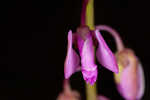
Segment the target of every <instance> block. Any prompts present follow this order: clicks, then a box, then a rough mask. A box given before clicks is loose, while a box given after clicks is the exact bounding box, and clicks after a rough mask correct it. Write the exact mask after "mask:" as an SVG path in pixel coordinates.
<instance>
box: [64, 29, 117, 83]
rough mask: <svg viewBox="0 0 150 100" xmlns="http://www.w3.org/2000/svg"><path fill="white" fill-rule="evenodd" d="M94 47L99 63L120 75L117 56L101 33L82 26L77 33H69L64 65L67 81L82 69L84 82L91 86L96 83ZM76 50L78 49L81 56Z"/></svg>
mask: <svg viewBox="0 0 150 100" xmlns="http://www.w3.org/2000/svg"><path fill="white" fill-rule="evenodd" d="M75 45H77V46H75ZM73 47H76V48H73ZM94 47H95V48H97V50H96V58H97V60H98V62H99V63H100V64H101V65H103V66H104V67H105V68H107V69H109V70H111V71H113V72H115V73H118V66H117V63H116V59H115V56H114V54H113V53H112V52H111V50H110V49H109V47H108V46H107V44H106V42H105V40H104V39H103V37H102V35H101V34H100V32H99V31H98V30H94V31H93V30H89V28H88V27H87V26H81V27H79V28H78V29H77V32H75V33H72V31H71V30H70V31H69V33H68V49H67V56H66V59H65V64H64V74H65V78H66V79H68V78H69V77H70V76H71V75H72V74H73V73H75V72H76V71H78V69H79V68H81V71H82V74H83V78H84V80H85V81H86V82H87V83H90V84H91V85H93V84H94V83H95V81H96V79H97V73H98V71H97V65H96V64H95V52H94ZM75 49H77V52H79V55H80V56H79V55H78V54H77V53H76V51H75Z"/></svg>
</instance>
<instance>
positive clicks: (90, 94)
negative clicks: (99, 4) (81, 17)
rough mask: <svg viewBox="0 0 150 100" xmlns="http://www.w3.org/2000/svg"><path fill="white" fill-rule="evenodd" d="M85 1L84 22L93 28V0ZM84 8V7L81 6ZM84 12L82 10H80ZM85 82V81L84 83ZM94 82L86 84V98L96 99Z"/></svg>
mask: <svg viewBox="0 0 150 100" xmlns="http://www.w3.org/2000/svg"><path fill="white" fill-rule="evenodd" d="M84 1H85V2H86V4H87V5H86V10H85V12H86V13H85V24H86V25H87V26H88V27H89V28H90V29H91V30H94V0H84ZM83 9H84V8H83ZM82 13H84V12H82ZM85 84H86V83H85ZM96 94H97V92H96V83H95V84H94V85H90V84H86V99H87V100H96V99H97V95H96Z"/></svg>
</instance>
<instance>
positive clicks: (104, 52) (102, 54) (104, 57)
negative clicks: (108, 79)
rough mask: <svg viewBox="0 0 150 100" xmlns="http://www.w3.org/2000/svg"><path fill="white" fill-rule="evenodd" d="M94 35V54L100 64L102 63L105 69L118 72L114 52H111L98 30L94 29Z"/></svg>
mask: <svg viewBox="0 0 150 100" xmlns="http://www.w3.org/2000/svg"><path fill="white" fill-rule="evenodd" d="M95 36H96V39H97V41H98V49H97V51H96V56H97V59H98V61H99V63H100V64H102V65H103V66H104V67H106V68H107V69H109V70H111V71H113V72H115V73H118V65H117V61H116V58H115V56H114V54H113V53H112V52H111V50H110V49H109V47H108V46H107V44H106V42H105V40H104V39H103V37H102V36H101V34H100V32H99V31H98V30H96V31H95Z"/></svg>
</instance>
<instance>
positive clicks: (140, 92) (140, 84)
mask: <svg viewBox="0 0 150 100" xmlns="http://www.w3.org/2000/svg"><path fill="white" fill-rule="evenodd" d="M137 71H138V73H137V75H138V76H137V77H138V78H139V79H138V93H137V97H136V98H137V99H138V100H139V99H141V97H142V96H143V95H144V90H145V79H144V71H143V67H142V64H141V63H139V65H138V70H137Z"/></svg>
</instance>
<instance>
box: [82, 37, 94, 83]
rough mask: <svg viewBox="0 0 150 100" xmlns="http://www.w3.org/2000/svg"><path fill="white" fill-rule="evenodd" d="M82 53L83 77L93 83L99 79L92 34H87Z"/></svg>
mask: <svg viewBox="0 0 150 100" xmlns="http://www.w3.org/2000/svg"><path fill="white" fill-rule="evenodd" d="M80 54H81V64H82V74H83V78H84V80H86V82H87V83H90V84H91V85H93V84H94V83H95V81H96V79H97V66H96V65H95V60H94V46H93V40H92V36H91V35H88V36H87V39H86V40H85V42H84V44H83V48H82V52H81V53H80Z"/></svg>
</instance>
